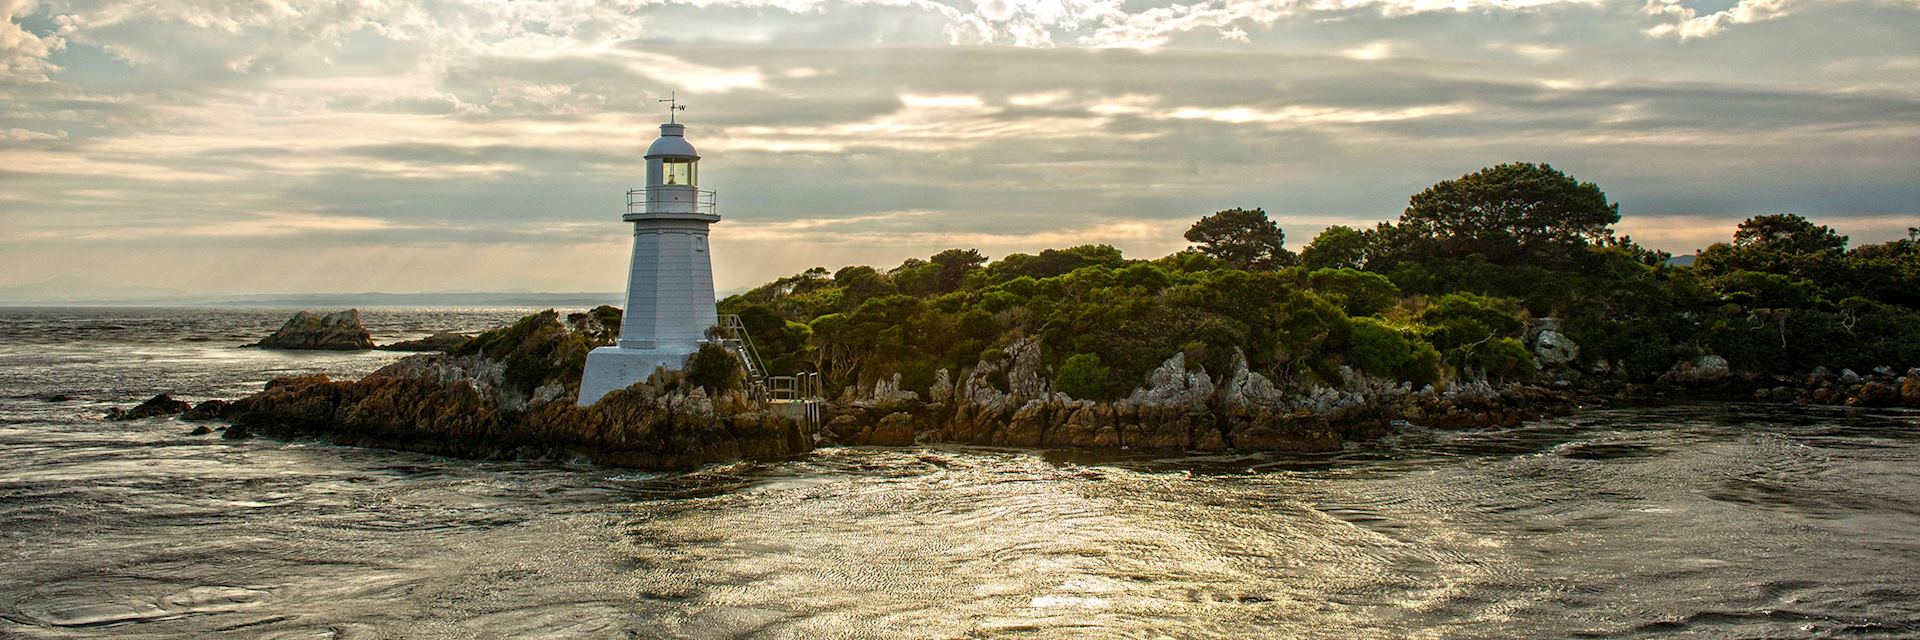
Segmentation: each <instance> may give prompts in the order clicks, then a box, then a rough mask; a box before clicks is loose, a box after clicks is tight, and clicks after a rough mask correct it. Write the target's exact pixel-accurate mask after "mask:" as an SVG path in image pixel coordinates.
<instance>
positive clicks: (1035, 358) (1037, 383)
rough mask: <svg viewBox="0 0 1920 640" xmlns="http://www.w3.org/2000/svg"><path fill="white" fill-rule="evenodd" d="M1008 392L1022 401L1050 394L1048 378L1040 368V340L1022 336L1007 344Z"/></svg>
mask: <svg viewBox="0 0 1920 640" xmlns="http://www.w3.org/2000/svg"><path fill="white" fill-rule="evenodd" d="M1006 351H1007V360H1008V361H1009V362H1011V363H1012V364H1011V365H1009V366H1008V367H1007V393H1009V394H1011V395H1012V396H1013V397H1014V398H1016V399H1018V400H1019V401H1020V402H1026V401H1028V400H1032V399H1034V398H1040V397H1045V396H1047V395H1050V391H1049V389H1048V387H1049V385H1048V383H1047V378H1046V376H1045V375H1044V374H1043V372H1042V371H1041V370H1040V341H1038V340H1035V339H1033V338H1021V339H1019V340H1015V341H1013V344H1009V345H1007V350H1006Z"/></svg>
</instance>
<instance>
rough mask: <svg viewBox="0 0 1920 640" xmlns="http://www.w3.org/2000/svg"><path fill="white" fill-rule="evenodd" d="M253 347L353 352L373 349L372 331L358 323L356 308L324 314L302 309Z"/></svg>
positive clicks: (358, 315)
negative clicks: (369, 331)
mask: <svg viewBox="0 0 1920 640" xmlns="http://www.w3.org/2000/svg"><path fill="white" fill-rule="evenodd" d="M254 346H257V347H261V348H263V349H317V350H333V351H356V350H361V349H372V348H373V334H371V333H368V332H367V328H366V326H365V325H362V324H360V310H359V309H348V310H346V311H336V312H334V313H329V314H325V315H322V314H318V313H314V312H312V311H301V312H299V313H296V314H293V317H292V318H288V319H287V323H286V324H284V325H281V326H280V330H279V331H275V332H273V335H270V336H267V337H266V339H264V340H261V341H260V342H258V343H256V344H255V345H254Z"/></svg>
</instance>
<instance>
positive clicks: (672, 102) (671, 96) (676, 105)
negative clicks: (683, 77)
mask: <svg viewBox="0 0 1920 640" xmlns="http://www.w3.org/2000/svg"><path fill="white" fill-rule="evenodd" d="M657 102H665V103H667V124H674V119H673V112H675V111H686V110H687V105H684V104H680V92H678V91H675V92H672V93H668V94H667V99H665V100H659V101H657Z"/></svg>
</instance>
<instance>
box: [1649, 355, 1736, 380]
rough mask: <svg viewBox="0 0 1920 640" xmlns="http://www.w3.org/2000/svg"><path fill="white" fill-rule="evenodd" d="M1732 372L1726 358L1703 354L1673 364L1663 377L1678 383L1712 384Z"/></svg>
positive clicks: (1725, 377) (1724, 378)
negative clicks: (1671, 368)
mask: <svg viewBox="0 0 1920 640" xmlns="http://www.w3.org/2000/svg"><path fill="white" fill-rule="evenodd" d="M1732 373H1733V372H1732V370H1731V369H1729V368H1728V367H1727V359H1726V358H1722V357H1720V356H1716V355H1704V356H1700V357H1698V358H1694V359H1693V360H1691V361H1687V362H1681V363H1679V364H1676V365H1674V367H1673V370H1672V371H1669V372H1667V374H1666V376H1665V378H1666V379H1667V380H1668V381H1671V382H1675V383H1679V384H1712V383H1716V382H1723V381H1725V380H1726V379H1727V377H1728V376H1730V375H1732Z"/></svg>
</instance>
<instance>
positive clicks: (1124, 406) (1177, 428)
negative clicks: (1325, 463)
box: [825, 339, 1571, 451]
mask: <svg viewBox="0 0 1920 640" xmlns="http://www.w3.org/2000/svg"><path fill="white" fill-rule="evenodd" d="M1004 353H1005V356H1004V357H1002V358H997V359H992V360H983V361H981V362H979V363H978V364H976V365H975V366H974V367H972V368H970V369H966V370H963V371H962V372H961V374H960V375H959V376H958V379H956V378H955V377H954V376H953V375H951V374H950V373H949V372H948V371H946V370H940V371H938V372H937V373H936V374H935V376H934V383H933V385H932V386H931V388H930V389H929V390H928V391H929V393H928V398H927V400H926V401H921V400H920V398H919V395H918V394H916V393H914V392H913V391H911V390H903V389H900V388H899V380H898V379H897V378H893V379H888V380H881V381H878V382H876V383H875V384H874V385H873V386H872V387H870V389H871V391H868V388H860V389H858V390H855V389H849V392H848V394H847V395H846V396H844V397H843V398H841V399H840V400H839V401H837V402H835V403H833V405H832V406H831V407H829V421H828V424H827V429H826V434H825V435H826V437H827V438H829V439H830V440H831V441H834V442H839V443H844V444H854V445H898V444H910V443H932V442H949V443H961V444H980V445H993V446H1012V447H1110V448H1131V449H1153V450H1188V451H1224V450H1229V449H1239V450H1263V451H1327V450H1335V449H1339V448H1340V447H1341V445H1342V443H1343V442H1345V441H1346V440H1348V439H1353V438H1360V437H1370V436H1374V435H1378V434H1381V433H1384V432H1385V431H1386V430H1387V429H1388V428H1389V427H1390V425H1391V422H1392V421H1393V420H1404V419H1411V420H1413V421H1415V422H1421V423H1427V424H1435V425H1438V426H1451V427H1465V426H1477V425H1510V424H1515V423H1518V422H1519V421H1521V420H1524V419H1528V418H1534V417H1539V416H1542V415H1546V414H1549V413H1564V412H1565V411H1566V410H1567V409H1568V408H1570V407H1571V399H1570V397H1568V396H1567V395H1565V394H1562V393H1557V392H1552V391H1549V390H1545V389H1540V388H1537V387H1524V386H1518V385H1515V386H1506V387H1495V386H1493V385H1489V384H1486V383H1484V382H1469V383H1462V384H1456V385H1452V386H1450V387H1448V388H1446V389H1445V390H1435V389H1434V388H1433V387H1427V388H1425V389H1422V390H1419V391H1415V390H1413V389H1412V388H1411V387H1410V385H1407V384H1405V383H1394V382H1389V381H1383V380H1377V379H1373V378H1369V377H1367V376H1364V375H1361V374H1359V373H1356V372H1354V371H1352V370H1345V371H1343V372H1342V379H1341V380H1340V381H1339V384H1338V385H1337V386H1326V385H1314V386H1310V387H1307V388H1304V389H1287V388H1283V387H1282V386H1281V385H1277V384H1275V383H1274V382H1273V381H1272V380H1270V379H1268V378H1267V377H1266V376H1263V375H1261V374H1260V373H1258V372H1255V371H1252V370H1251V369H1250V368H1249V367H1248V363H1247V360H1246V357H1245V356H1244V355H1241V354H1236V357H1235V358H1234V360H1233V363H1232V365H1231V367H1230V369H1229V370H1228V371H1226V372H1225V373H1224V374H1223V375H1221V376H1220V377H1219V378H1217V379H1216V378H1215V377H1213V376H1211V375H1209V374H1208V373H1207V372H1206V371H1205V370H1204V369H1202V368H1199V367H1193V366H1190V365H1189V364H1188V362H1187V360H1186V356H1185V355H1184V354H1180V353H1176V354H1174V355H1172V356H1170V357H1168V358H1167V359H1166V360H1165V361H1163V362H1162V363H1161V364H1160V366H1158V367H1155V368H1154V369H1153V370H1152V371H1151V372H1149V373H1148V374H1147V375H1146V376H1145V378H1144V379H1143V380H1142V383H1141V385H1140V386H1139V387H1137V388H1135V389H1134V390H1133V391H1132V392H1131V393H1129V394H1128V395H1127V396H1126V397H1124V398H1119V399H1115V400H1108V401H1097V400H1086V399H1075V398H1072V397H1069V396H1067V395H1066V394H1064V393H1060V392H1058V391H1055V390H1053V389H1052V388H1051V385H1050V383H1049V382H1048V377H1047V376H1046V372H1045V371H1044V370H1043V369H1042V365H1041V359H1040V350H1039V344H1038V343H1037V342H1036V341H1033V340H1031V339H1022V340H1018V341H1015V342H1014V343H1013V344H1011V345H1008V347H1007V348H1006V349H1005V350H1004Z"/></svg>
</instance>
